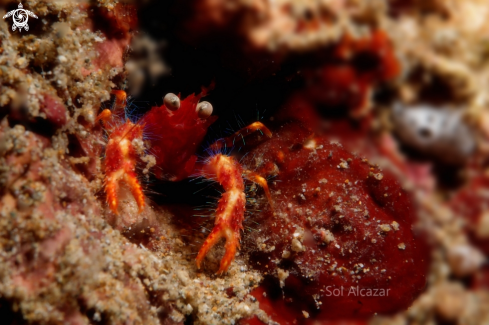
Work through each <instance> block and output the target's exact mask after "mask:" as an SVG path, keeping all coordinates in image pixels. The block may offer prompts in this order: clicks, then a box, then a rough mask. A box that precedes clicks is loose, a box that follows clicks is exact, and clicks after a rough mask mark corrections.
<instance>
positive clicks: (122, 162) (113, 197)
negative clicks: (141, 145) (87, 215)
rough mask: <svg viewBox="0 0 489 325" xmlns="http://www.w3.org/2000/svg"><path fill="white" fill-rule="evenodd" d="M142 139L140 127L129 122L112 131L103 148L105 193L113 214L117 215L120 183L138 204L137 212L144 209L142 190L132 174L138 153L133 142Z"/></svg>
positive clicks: (133, 173)
mask: <svg viewBox="0 0 489 325" xmlns="http://www.w3.org/2000/svg"><path fill="white" fill-rule="evenodd" d="M142 138H143V129H142V126H141V125H139V124H134V123H132V122H131V121H129V120H127V121H126V123H124V124H122V125H121V126H119V127H117V128H116V129H114V130H113V132H112V133H111V134H110V136H109V142H108V143H107V147H106V148H105V192H106V194H107V203H108V204H109V207H110V209H111V210H112V212H114V213H115V214H118V212H117V206H118V200H117V192H118V189H119V184H120V182H122V181H124V182H125V183H126V184H127V185H128V186H129V189H130V190H131V193H132V195H133V196H134V199H135V200H136V203H137V204H138V207H139V212H141V211H142V210H143V209H144V206H145V202H144V194H143V190H142V188H141V185H140V184H139V181H138V179H137V177H136V174H135V172H134V170H135V169H136V162H137V159H138V153H137V149H136V148H135V147H134V145H133V141H134V140H141V141H142Z"/></svg>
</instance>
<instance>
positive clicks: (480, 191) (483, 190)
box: [449, 175, 489, 256]
mask: <svg viewBox="0 0 489 325" xmlns="http://www.w3.org/2000/svg"><path fill="white" fill-rule="evenodd" d="M488 190H489V177H488V176H487V175H482V176H479V177H476V178H474V179H472V180H471V181H470V182H469V184H467V186H465V187H464V188H463V189H461V190H460V191H458V192H457V193H456V194H455V195H454V197H453V198H452V199H451V200H450V202H449V204H450V206H451V208H452V209H453V211H454V212H455V213H457V214H458V215H459V216H460V217H462V218H464V219H465V221H466V230H467V232H468V233H469V235H470V238H471V239H472V241H473V242H474V244H476V245H477V246H478V247H479V248H480V249H481V250H482V251H483V252H484V253H485V254H486V256H489V212H488V208H489V201H488V200H487V191H488Z"/></svg>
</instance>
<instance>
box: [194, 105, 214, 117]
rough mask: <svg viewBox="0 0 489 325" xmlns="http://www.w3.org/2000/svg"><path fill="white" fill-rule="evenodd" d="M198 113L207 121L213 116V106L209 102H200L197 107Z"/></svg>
mask: <svg viewBox="0 0 489 325" xmlns="http://www.w3.org/2000/svg"><path fill="white" fill-rule="evenodd" d="M196 111H197V115H198V116H199V117H200V118H203V119H206V118H208V117H209V116H211V115H212V111H213V108H212V104H211V103H209V102H207V101H203V102H200V103H199V104H198V105H197V110H196Z"/></svg>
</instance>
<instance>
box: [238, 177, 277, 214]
mask: <svg viewBox="0 0 489 325" xmlns="http://www.w3.org/2000/svg"><path fill="white" fill-rule="evenodd" d="M243 176H244V178H246V179H247V180H250V181H252V182H253V183H256V184H258V185H260V186H261V187H262V188H263V190H264V191H265V195H266V196H267V199H268V203H269V204H270V206H271V207H272V209H273V201H272V196H271V195H270V190H269V189H268V183H267V180H266V179H265V178H264V177H262V176H260V175H258V174H257V173H255V172H252V171H251V170H245V171H244V172H243Z"/></svg>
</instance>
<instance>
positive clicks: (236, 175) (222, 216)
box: [197, 154, 246, 273]
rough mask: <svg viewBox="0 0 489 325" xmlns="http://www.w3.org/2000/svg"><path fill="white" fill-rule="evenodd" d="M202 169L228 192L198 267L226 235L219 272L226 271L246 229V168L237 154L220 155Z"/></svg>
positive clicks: (204, 245) (198, 260)
mask: <svg viewBox="0 0 489 325" xmlns="http://www.w3.org/2000/svg"><path fill="white" fill-rule="evenodd" d="M202 172H203V176H205V177H206V178H216V179H217V181H218V182H219V183H220V184H221V185H222V187H223V188H224V190H225V193H224V194H223V195H222V197H221V199H220V200H219V203H218V205H217V209H216V221H215V222H214V228H213V229H212V232H211V233H210V234H209V236H208V237H207V239H206V240H205V242H204V244H203V245H202V248H201V249H200V251H199V253H198V254H197V267H198V268H200V264H201V263H202V260H203V259H204V257H205V255H206V254H207V253H208V252H209V250H210V249H211V248H212V247H213V246H214V245H215V244H216V243H217V242H218V241H219V239H221V238H222V237H224V238H225V239H226V247H225V249H226V252H225V254H224V257H223V258H222V260H221V265H220V267H219V271H217V273H224V272H226V271H227V270H228V268H229V265H230V264H231V262H232V261H233V259H234V255H235V254H236V250H237V249H238V247H239V239H240V233H239V232H240V230H241V229H243V225H242V223H243V218H244V212H245V205H246V196H245V194H244V182H243V177H242V176H241V174H242V169H241V166H240V164H239V163H238V162H237V161H236V160H235V159H234V158H233V157H228V156H225V155H222V154H217V155H215V156H213V157H211V158H210V159H209V160H208V161H207V162H206V164H205V166H204V168H203V170H202Z"/></svg>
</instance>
